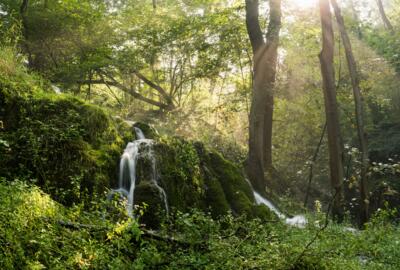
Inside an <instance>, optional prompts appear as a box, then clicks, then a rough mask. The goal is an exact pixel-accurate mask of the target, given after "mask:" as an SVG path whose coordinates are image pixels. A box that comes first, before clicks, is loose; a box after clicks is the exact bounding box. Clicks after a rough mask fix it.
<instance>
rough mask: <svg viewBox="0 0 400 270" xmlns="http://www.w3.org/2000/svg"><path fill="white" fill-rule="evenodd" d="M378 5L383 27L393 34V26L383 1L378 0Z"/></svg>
mask: <svg viewBox="0 0 400 270" xmlns="http://www.w3.org/2000/svg"><path fill="white" fill-rule="evenodd" d="M376 3H377V4H378V9H379V14H380V15H381V18H382V21H383V25H384V26H385V28H386V29H387V30H390V31H392V32H393V30H394V29H393V25H392V24H391V22H390V21H389V19H388V17H387V16H386V12H385V8H384V7H383V3H382V0H376Z"/></svg>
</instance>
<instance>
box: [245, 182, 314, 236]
mask: <svg viewBox="0 0 400 270" xmlns="http://www.w3.org/2000/svg"><path fill="white" fill-rule="evenodd" d="M247 182H248V183H249V185H250V187H251V189H252V191H253V194H254V199H255V200H256V203H257V204H258V205H261V204H262V205H265V206H267V207H268V208H269V209H270V210H271V211H272V212H274V213H275V214H276V215H277V216H278V217H279V218H280V219H282V220H285V223H286V224H288V225H291V226H295V227H298V228H304V227H305V225H306V224H307V219H306V218H305V217H304V216H303V215H296V216H293V217H287V216H286V215H285V214H283V213H282V212H281V211H279V210H278V208H276V206H275V205H274V204H273V203H272V202H271V201H269V200H268V199H266V198H264V197H263V196H261V195H260V194H259V193H258V192H257V191H255V190H254V189H253V187H252V185H251V183H250V181H247Z"/></svg>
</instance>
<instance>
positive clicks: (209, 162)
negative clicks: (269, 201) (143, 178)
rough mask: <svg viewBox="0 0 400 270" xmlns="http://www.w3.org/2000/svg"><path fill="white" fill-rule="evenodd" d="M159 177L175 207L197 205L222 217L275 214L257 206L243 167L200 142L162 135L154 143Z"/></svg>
mask: <svg viewBox="0 0 400 270" xmlns="http://www.w3.org/2000/svg"><path fill="white" fill-rule="evenodd" d="M154 152H155V155H156V163H157V172H158V179H159V181H160V184H161V186H162V187H163V188H164V189H165V192H166V194H167V197H168V203H169V205H170V207H171V208H172V209H176V210H180V211H184V212H185V211H188V210H190V209H191V208H198V209H202V210H204V211H207V212H210V213H211V214H212V216H213V217H219V216H222V215H224V214H226V213H227V212H228V211H232V212H233V213H234V214H236V215H247V216H248V217H250V218H252V217H261V218H263V219H270V218H271V217H272V216H273V214H272V213H271V212H270V211H269V209H267V208H266V207H264V206H256V205H255V202H254V196H253V192H252V190H251V187H250V185H249V183H248V182H247V181H246V178H245V176H244V175H243V172H242V170H241V169H240V168H239V167H238V166H236V165H235V164H233V163H232V162H230V161H228V160H226V159H224V158H223V157H222V156H221V155H220V154H219V153H217V152H215V151H212V150H209V149H207V148H206V147H204V145H203V144H201V143H199V142H189V141H186V140H184V139H182V138H179V137H162V138H160V139H159V140H158V141H157V143H156V144H155V145H154Z"/></svg>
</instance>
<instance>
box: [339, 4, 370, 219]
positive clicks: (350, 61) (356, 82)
mask: <svg viewBox="0 0 400 270" xmlns="http://www.w3.org/2000/svg"><path fill="white" fill-rule="evenodd" d="M331 3H332V6H333V8H334V11H335V17H336V21H337V23H338V27H339V31H340V34H341V36H342V41H343V46H344V49H345V52H346V59H347V65H348V68H349V73H350V77H351V85H352V88H353V95H354V105H355V115H356V122H357V134H358V140H359V147H360V152H361V179H360V197H361V202H360V206H361V211H360V223H361V224H365V223H366V222H367V221H368V217H369V211H368V208H369V207H368V206H369V201H368V192H367V170H368V146H367V138H366V134H365V130H364V102H363V97H362V94H361V89H360V77H359V74H358V70H357V64H356V61H355V59H354V55H353V50H352V47H351V42H350V38H349V36H348V34H347V31H346V27H345V25H344V19H343V16H342V14H341V10H340V7H339V5H338V4H337V2H336V0H331Z"/></svg>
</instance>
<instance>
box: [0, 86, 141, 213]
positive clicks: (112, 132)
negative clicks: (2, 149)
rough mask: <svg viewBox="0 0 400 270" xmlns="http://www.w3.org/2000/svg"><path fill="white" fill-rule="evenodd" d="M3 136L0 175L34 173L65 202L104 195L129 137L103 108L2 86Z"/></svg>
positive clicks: (125, 128) (11, 176) (32, 176)
mask: <svg viewBox="0 0 400 270" xmlns="http://www.w3.org/2000/svg"><path fill="white" fill-rule="evenodd" d="M0 98H1V101H0V102H2V104H4V108H3V110H2V112H1V119H0V120H1V121H3V123H4V130H3V132H2V138H4V140H6V141H7V142H8V143H9V145H10V152H9V154H8V155H7V156H5V158H2V159H1V161H0V165H1V167H0V176H5V177H7V178H9V179H14V178H18V177H22V178H24V179H26V178H28V179H29V178H30V179H35V181H36V183H37V184H38V185H39V186H41V187H42V189H43V190H44V191H45V192H47V193H49V194H51V195H52V197H53V198H55V199H56V200H57V201H59V202H62V203H64V204H67V205H69V204H72V203H76V202H79V201H82V200H92V199H93V198H94V197H96V196H103V193H104V191H105V190H106V189H107V187H110V186H111V183H113V182H116V178H117V173H116V167H117V166H116V164H118V161H119V157H120V155H121V153H122V151H123V149H124V147H125V145H126V143H127V142H128V141H130V140H132V139H133V136H132V129H131V128H129V127H128V126H127V125H124V124H121V125H118V124H115V122H114V121H112V119H111V118H110V116H109V114H107V113H106V112H105V111H104V110H102V109H101V108H99V107H97V106H94V105H90V104H87V103H85V102H83V101H81V100H79V99H76V98H74V97H70V96H67V95H54V94H45V93H37V94H32V95H26V96H22V95H10V94H8V93H5V92H4V91H2V89H0Z"/></svg>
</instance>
